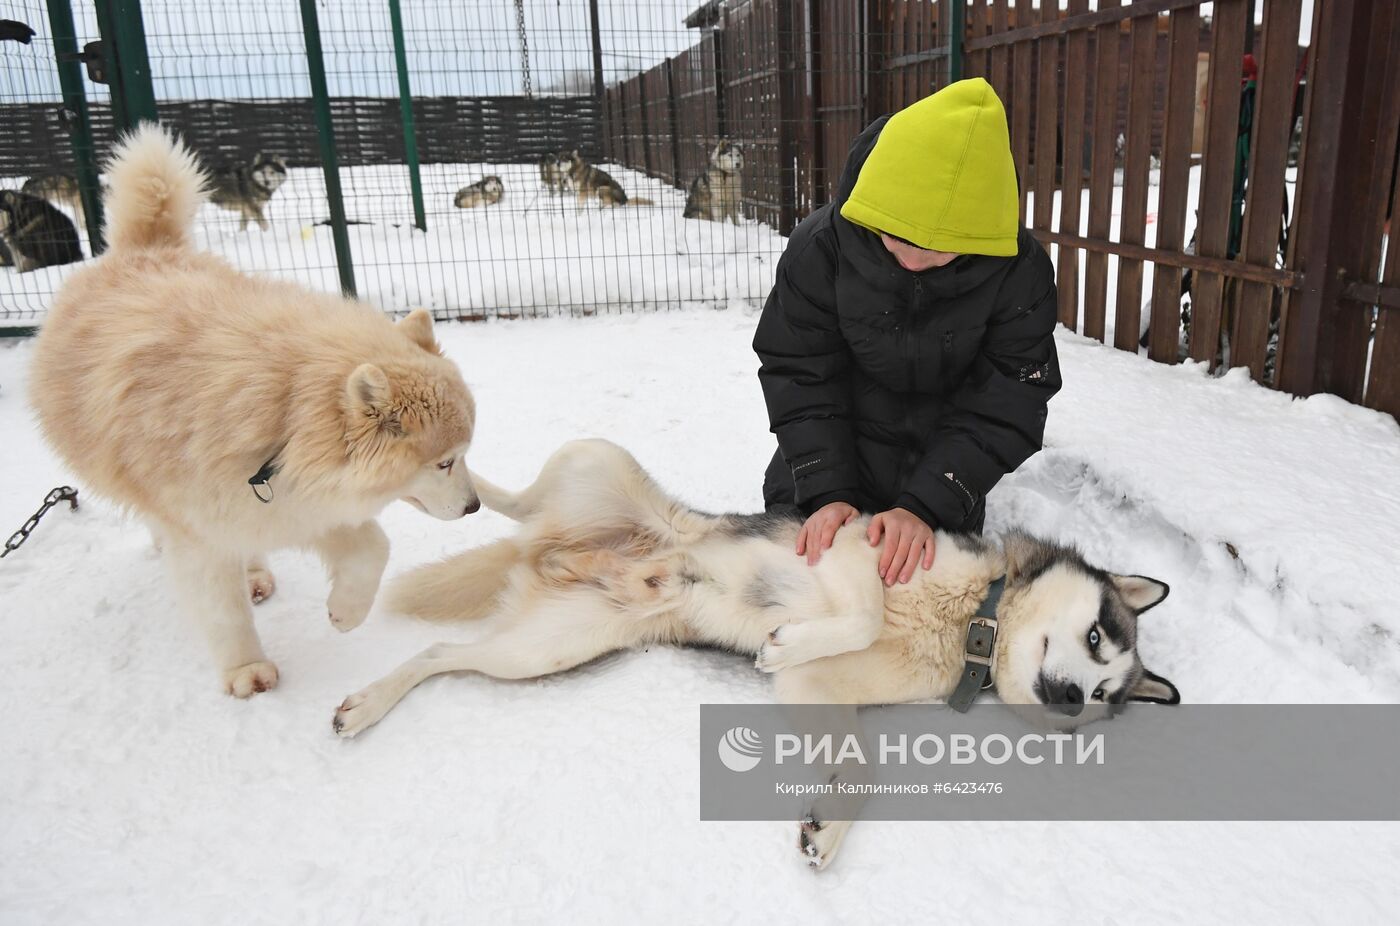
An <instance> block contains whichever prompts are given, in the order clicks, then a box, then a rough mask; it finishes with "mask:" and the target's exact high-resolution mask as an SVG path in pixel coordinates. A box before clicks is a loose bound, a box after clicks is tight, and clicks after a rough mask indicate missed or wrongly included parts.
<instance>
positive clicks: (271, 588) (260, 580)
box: [248, 566, 277, 604]
mask: <svg viewBox="0 0 1400 926" xmlns="http://www.w3.org/2000/svg"><path fill="white" fill-rule="evenodd" d="M275 591H277V580H276V579H274V578H273V577H272V573H271V572H269V571H268V570H267V567H265V566H249V567H248V597H249V598H250V599H252V602H253V604H262V603H263V602H264V601H266V600H267V599H269V598H271V597H272V593H273V592H275Z"/></svg>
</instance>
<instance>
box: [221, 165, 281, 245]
mask: <svg viewBox="0 0 1400 926" xmlns="http://www.w3.org/2000/svg"><path fill="white" fill-rule="evenodd" d="M286 182H287V162H286V161H284V160H282V159H281V158H280V157H277V156H275V155H266V154H263V153H262V152H259V153H258V154H256V155H254V156H253V159H252V160H251V161H248V162H247V163H246V164H223V165H220V166H219V167H218V168H216V169H215V170H214V171H212V172H211V173H210V175H209V201H210V202H211V203H213V204H214V205H216V206H218V207H220V208H222V209H227V210H228V211H230V212H237V213H238V214H239V216H240V218H241V221H239V223H238V230H239V231H243V230H244V229H246V228H247V227H248V220H249V219H252V220H253V221H254V222H257V223H258V228H260V229H262V230H263V231H267V228H268V225H267V217H266V216H265V215H264V214H263V211H264V210H265V209H266V208H267V204H268V203H270V202H271V201H272V194H274V193H276V192H277V190H278V189H279V188H280V187H281V186H282V184H284V183H286Z"/></svg>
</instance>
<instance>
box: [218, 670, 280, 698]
mask: <svg viewBox="0 0 1400 926" xmlns="http://www.w3.org/2000/svg"><path fill="white" fill-rule="evenodd" d="M276 687H277V667H276V666H275V665H273V664H272V663H270V662H250V663H248V664H247V665H246V666H239V667H238V668H236V669H228V670H226V671H225V672H224V691H226V692H228V693H229V694H231V695H233V696H234V697H235V698H249V697H252V696H253V695H255V694H257V693H258V692H260V691H271V690H272V689H274V688H276Z"/></svg>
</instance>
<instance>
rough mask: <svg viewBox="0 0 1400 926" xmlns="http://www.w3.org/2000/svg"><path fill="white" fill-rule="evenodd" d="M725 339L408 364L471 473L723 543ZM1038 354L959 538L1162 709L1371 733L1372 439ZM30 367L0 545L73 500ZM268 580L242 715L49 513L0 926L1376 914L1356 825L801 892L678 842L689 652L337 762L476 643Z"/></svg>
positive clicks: (453, 545) (861, 860) (179, 635)
mask: <svg viewBox="0 0 1400 926" xmlns="http://www.w3.org/2000/svg"><path fill="white" fill-rule="evenodd" d="M755 323H756V317H755V315H754V314H753V313H751V312H748V311H742V310H730V311H725V312H713V311H690V312H672V313H661V314H638V315H626V316H613V317H609V318H594V319H567V318H559V319H542V320H533V321H520V322H492V323H487V324H480V325H461V326H447V327H444V328H442V329H440V335H441V337H442V340H443V343H444V346H445V348H446V351H447V354H448V356H449V357H451V358H452V359H453V360H455V361H457V362H458V363H460V365H461V366H462V368H463V370H464V372H465V374H466V377H467V380H468V382H469V383H470V384H471V386H472V388H473V390H474V391H475V394H476V397H477V400H478V403H479V411H480V415H479V420H478V427H477V432H476V440H475V443H474V445H473V448H472V450H471V452H470V453H469V454H468V461H469V462H470V464H471V465H472V466H473V467H474V468H476V469H477V470H479V471H480V472H481V473H483V474H484V475H487V476H489V477H490V478H492V479H494V480H496V481H499V482H501V483H503V484H505V485H509V486H519V485H523V484H524V483H525V482H526V481H527V480H529V479H531V478H532V477H533V475H534V473H535V472H536V469H537V468H538V466H539V465H540V464H541V462H542V461H543V460H544V458H545V457H546V455H547V454H548V453H549V452H550V451H551V450H552V449H553V448H554V447H556V446H557V445H558V444H560V443H562V442H563V441H565V440H568V439H570V438H574V437H580V436H586V435H602V436H606V437H609V438H612V439H614V440H616V441H618V442H620V443H621V444H623V445H624V446H626V447H628V448H629V449H630V450H632V451H633V452H634V453H635V454H636V455H637V457H638V458H639V459H640V460H641V461H642V463H643V464H644V465H646V466H647V467H648V468H649V469H650V470H651V471H652V472H653V473H654V474H655V475H656V477H657V478H658V479H659V480H660V481H661V483H662V484H663V485H664V486H666V487H667V488H669V489H671V490H674V491H676V492H677V493H678V494H679V495H680V496H681V497H683V498H685V499H686V500H687V501H689V502H691V503H693V504H695V505H698V506H700V507H702V508H706V509H710V510H740V511H744V510H754V509H756V508H757V507H759V505H760V504H761V500H760V483H761V477H762V469H763V467H764V465H765V463H766V462H767V459H768V455H769V453H770V452H771V449H772V444H771V441H772V438H771V437H770V436H769V434H768V433H767V419H766V416H765V412H764V408H763V402H762V398H761V395H760V392H759V388H758V384H757V382H756V380H755V377H754V370H755V360H754V358H753V355H752V353H751V351H750V349H749V341H750V338H751V336H752V332H753V327H754V325H755ZM1059 347H1060V355H1061V360H1062V363H1063V366H1064V379H1065V384H1066V385H1065V389H1064V391H1063V392H1062V393H1061V394H1060V395H1059V396H1058V397H1057V398H1056V399H1055V400H1054V401H1053V402H1052V403H1051V406H1050V418H1049V426H1048V434H1047V445H1048V446H1047V448H1046V450H1045V451H1044V452H1042V453H1040V454H1038V455H1037V456H1035V457H1034V458H1032V460H1031V461H1030V462H1029V463H1028V464H1027V465H1026V466H1024V467H1023V468H1022V469H1021V471H1019V472H1017V473H1016V474H1014V475H1012V476H1010V477H1008V478H1007V479H1006V480H1004V481H1003V483H1002V484H1001V486H1000V487H998V488H997V489H996V490H995V491H994V492H993V494H992V495H991V496H990V499H989V503H990V507H989V523H988V529H989V531H993V532H995V531H999V530H1002V529H1005V528H1007V527H1009V526H1012V525H1017V526H1022V527H1025V528H1028V529H1030V530H1032V531H1035V532H1038V533H1041V534H1043V535H1046V536H1050V537H1056V538H1059V539H1061V540H1065V541H1072V542H1075V543H1077V544H1079V545H1080V546H1081V547H1082V548H1083V549H1084V551H1085V552H1086V554H1087V555H1088V556H1089V557H1090V559H1091V560H1092V561H1094V562H1096V563H1098V564H1101V565H1102V566H1104V567H1107V568H1113V569H1118V570H1122V571H1128V572H1141V573H1146V574H1149V575H1152V576H1156V577H1159V578H1161V579H1163V580H1165V581H1167V582H1168V583H1170V585H1171V587H1172V594H1171V597H1170V598H1168V599H1167V601H1166V602H1165V603H1164V604H1163V605H1161V606H1160V607H1158V608H1157V609H1155V610H1154V611H1153V612H1151V613H1150V614H1148V615H1147V616H1145V617H1144V619H1143V631H1142V636H1143V640H1142V649H1143V656H1144V659H1145V660H1146V661H1147V662H1148V664H1150V665H1152V666H1153V667H1154V668H1156V669H1158V670H1159V671H1161V672H1162V673H1164V674H1166V675H1168V676H1169V677H1171V678H1172V679H1173V680H1174V681H1175V682H1176V683H1177V684H1178V685H1179V686H1180V688H1181V691H1182V694H1183V697H1184V698H1185V699H1186V700H1187V701H1189V702H1193V703H1200V702H1206V703H1214V702H1231V703H1233V702H1243V703H1252V702H1269V703H1297V702H1368V701H1395V700H1396V699H1400V643H1397V641H1398V640H1400V618H1398V617H1397V613H1396V610H1395V607H1394V602H1395V601H1396V599H1397V597H1400V574H1397V572H1396V570H1395V568H1394V562H1393V551H1394V550H1395V548H1396V547H1397V546H1398V545H1400V527H1397V525H1400V499H1398V498H1396V496H1395V495H1394V493H1393V492H1391V491H1389V490H1388V489H1385V488H1383V487H1384V486H1388V485H1392V484H1393V483H1394V482H1395V478H1396V476H1397V474H1400V429H1397V427H1396V424H1395V422H1394V421H1393V420H1392V419H1390V418H1389V417H1387V416H1384V415H1381V414H1378V413H1376V412H1371V411H1367V410H1363V409H1359V408H1356V407H1354V406H1351V405H1348V404H1346V403H1344V402H1341V401H1340V400H1338V399H1335V398H1332V397H1329V396H1318V397H1314V398H1309V399H1303V400H1294V399H1290V398H1289V397H1287V396H1284V395H1281V394H1279V393H1276V392H1272V391H1269V390H1266V389H1264V388H1261V387H1259V386H1257V385H1254V384H1253V383H1251V382H1250V381H1249V380H1248V379H1247V378H1246V377H1244V376H1242V375H1240V374H1239V373H1238V372H1236V373H1234V374H1231V375H1229V376H1227V377H1225V378H1223V379H1216V378H1211V377H1207V376H1205V375H1204V373H1203V371H1202V369H1201V368H1200V366H1199V365H1191V364H1188V365H1185V366H1182V367H1167V366H1161V365H1156V364H1152V363H1149V362H1147V361H1146V360H1143V359H1141V358H1138V357H1133V356H1130V355H1128V354H1125V353H1122V352H1119V351H1114V350H1111V349H1108V348H1105V347H1103V346H1101V345H1097V344H1094V343H1092V342H1089V341H1086V340H1084V339H1082V338H1080V337H1078V336H1075V335H1071V334H1068V333H1062V334H1061V335H1060V337H1059ZM31 352H32V345H31V344H30V343H29V342H18V343H13V342H12V343H10V344H8V345H5V346H3V347H0V431H3V433H4V434H5V435H6V450H5V452H4V453H3V454H0V479H3V480H4V483H5V485H6V491H5V493H4V495H3V496H0V524H4V525H6V526H7V527H9V526H15V525H18V524H19V523H20V522H21V521H23V519H24V518H25V517H27V516H28V515H29V514H30V513H31V511H32V510H33V508H34V506H35V505H36V504H37V502H38V500H39V499H40V498H41V497H42V496H43V494H44V493H45V492H47V491H48V490H49V489H50V488H51V487H52V486H54V485H58V484H61V483H63V482H66V481H68V480H69V479H70V478H71V474H69V473H68V472H66V471H65V470H64V468H63V467H62V466H61V465H59V464H58V463H57V462H56V461H55V460H54V459H53V457H51V456H50V455H49V453H48V451H47V450H46V449H45V448H44V446H43V444H42V443H41V442H40V440H39V437H38V434H37V432H36V431H35V429H34V426H33V424H32V421H31V418H30V413H29V411H28V408H27V405H26V402H25V389H26V378H27V366H28V361H29V358H30V355H31ZM522 370H528V376H522ZM581 383H582V384H587V386H586V388H580V384H581ZM697 396H703V399H697ZM1149 412H1150V413H1149ZM1358 460H1365V461H1366V468H1365V470H1364V471H1360V472H1358V471H1357V470H1356V468H1355V467H1356V462H1357V461H1358ZM1351 474H1356V475H1354V476H1353V475H1351ZM383 523H384V525H385V528H386V530H387V532H388V534H389V536H390V538H391V540H392V542H393V555H392V560H391V562H390V566H389V574H390V575H393V574H395V573H397V572H400V571H402V570H404V569H406V568H409V567H411V566H413V565H416V564H418V563H421V562H424V561H426V560H429V559H432V558H434V557H438V556H441V555H442V554H445V553H449V552H452V551H456V550H460V549H463V548H466V547H468V546H473V545H476V544H481V543H485V542H488V541H489V540H492V539H494V538H497V537H500V536H503V535H505V534H506V533H507V532H508V531H509V530H510V529H511V525H510V523H509V522H507V521H506V520H505V519H504V518H502V517H500V516H498V515H496V514H493V513H489V512H485V511H483V512H481V513H480V514H477V515H473V516H471V517H469V518H466V519H464V520H461V521H455V522H451V523H443V522H439V521H433V520H430V519H428V518H426V517H424V516H423V515H421V514H420V513H418V512H416V511H414V510H413V509H411V508H410V507H409V506H408V505H395V506H393V507H391V508H390V509H389V510H388V511H387V512H386V513H385V516H384V518H383ZM272 568H273V570H274V572H275V573H276V575H277V578H278V583H279V588H278V592H277V594H276V595H275V596H274V597H273V598H272V599H270V600H269V601H267V602H266V603H264V604H263V605H261V606H259V608H258V622H259V627H260V631H261V633H262V636H263V639H264V642H265V645H266V646H267V648H268V651H269V653H270V655H271V656H272V657H273V658H274V659H276V660H277V661H278V662H279V664H280V666H281V669H282V681H281V685H280V686H279V688H278V689H277V690H276V691H274V692H271V693H268V694H263V695H259V696H257V697H255V698H253V699H252V700H250V701H246V702H240V701H235V700H234V699H232V698H229V697H227V696H225V695H224V694H223V693H222V692H221V691H220V690H219V688H218V685H217V684H216V683H215V682H214V680H213V675H212V673H211V672H210V669H209V666H208V665H207V664H206V662H205V656H204V647H203V642H202V639H201V637H200V635H199V632H198V629H197V628H196V627H195V626H193V625H192V624H190V623H188V622H185V621H183V620H182V619H181V615H180V614H179V613H178V612H177V611H176V610H175V607H174V603H173V601H172V599H171V597H170V593H169V592H168V590H167V586H166V584H165V582H164V581H163V577H162V574H161V567H160V563H159V560H158V559H157V557H156V554H155V552H154V550H153V549H152V547H151V544H150V539H149V536H148V535H147V533H146V531H145V530H144V529H143V528H141V527H140V526H139V525H138V524H136V523H133V522H132V521H130V520H128V519H126V518H124V517H123V516H121V515H120V514H119V513H117V512H116V511H114V510H113V509H112V508H111V507H110V506H109V505H107V504H105V503H103V502H101V501H100V500H97V499H88V498H86V497H85V498H84V502H83V505H82V507H81V508H80V509H79V510H78V511H77V512H76V513H71V514H70V513H69V512H68V511H66V510H56V511H54V512H53V513H51V514H50V515H49V516H48V518H47V519H46V520H45V521H44V522H43V523H42V524H41V525H40V527H39V529H38V531H36V532H35V534H34V536H33V539H32V540H31V541H30V542H29V543H28V544H27V545H26V546H25V547H24V548H23V549H21V550H20V551H18V553H16V554H14V555H12V556H10V557H9V558H7V559H5V560H4V561H3V563H0V601H3V602H4V606H3V607H2V608H0V636H2V637H3V639H4V641H5V643H4V649H5V672H4V673H3V676H0V713H3V716H4V717H5V718H6V722H5V724H4V725H3V727H0V755H3V756H4V760H3V761H0V922H4V923H5V924H7V926H10V924H26V926H27V924H45V926H47V924H53V923H86V922H102V923H105V924H121V923H142V924H146V923H151V922H155V921H165V922H192V923H215V922H229V921H232V920H233V919H234V918H235V916H236V917H237V921H239V922H249V921H256V922H299V923H337V924H342V923H367V924H371V923H372V924H382V923H391V922H392V923H400V922H422V923H433V922H443V921H448V920H451V921H467V922H473V923H504V922H520V921H539V920H542V919H545V918H550V919H555V920H558V921H561V922H569V923H603V922H617V914H618V911H626V913H625V916H626V918H629V919H631V920H633V921H637V922H661V921H671V922H683V921H704V922H713V921H727V920H733V921H737V922H750V921H768V920H778V919H800V920H804V921H811V922H816V923H826V922H904V921H918V922H926V921H928V919H929V917H930V916H933V917H934V918H936V919H939V920H942V919H945V918H946V919H949V920H959V921H970V920H973V919H981V920H985V921H986V922H991V923H1019V922H1026V921H1029V920H1032V919H1033V920H1035V921H1037V922H1052V923H1054V922H1075V923H1084V922H1091V923H1113V922H1125V921H1135V922H1182V923H1184V922H1191V923H1206V922H1221V923H1224V922H1338V921H1345V922H1353V923H1358V924H1362V923H1384V922H1389V921H1390V917H1391V914H1392V912H1393V909H1394V907H1395V905H1396V903H1397V902H1400V888H1397V881H1396V879H1395V878H1394V876H1393V874H1394V868H1395V862H1396V859H1397V858H1400V830H1397V828H1396V827H1395V825H1394V824H1389V823H1387V824H1382V823H1375V824H1357V823H1325V824H1305V823H1276V824H1269V823H1248V824H1242V823H1189V824H1188V823H1178V824H1145V823H982V824H978V823H951V824H934V823H864V824H861V825H860V826H857V827H856V828H855V829H854V830H853V832H852V835H851V837H850V839H849V840H848V841H847V843H846V846H845V848H844V849H843V850H842V854H841V857H840V858H839V859H837V861H836V863H835V864H834V866H833V868H832V869H831V870H829V871H826V872H822V873H820V874H813V873H812V872H810V871H809V870H808V869H807V868H806V866H805V865H804V864H803V862H802V860H801V859H800V858H799V856H798V852H797V849H796V831H795V827H794V826H793V825H790V824H781V823H745V824H716V823H704V824H702V823H700V822H699V821H698V819H697V817H698V812H697V807H698V780H697V768H698V765H697V759H696V756H697V750H698V749H699V743H698V742H697V733H698V705H699V704H701V703H724V702H744V701H761V700H767V699H768V698H769V697H770V694H769V692H768V683H767V679H766V678H765V677H764V676H763V675H761V674H760V673H758V672H756V671H755V670H754V669H753V668H752V666H751V665H750V664H749V663H748V661H747V660H744V659H740V658H736V657H733V656H729V655H724V654H720V653H716V652H703V651H694V650H677V649H670V648H654V649H652V650H651V651H649V652H638V653H630V654H625V655H618V656H614V657H610V658H607V659H604V660H602V661H601V662H599V663H596V664H593V665H589V666H587V667H584V668H582V669H579V670H577V671H574V672H571V673H568V674H566V675H561V676H557V677H552V678H546V679H541V680H539V681H528V682H518V683H506V682H499V681H494V680H491V679H486V678H480V677H472V676H453V677H444V678H438V679H433V680H431V681H429V682H427V683H425V684H424V685H422V686H421V687H420V688H419V689H418V690H416V691H414V692H412V693H411V694H410V695H409V696H408V698H407V699H406V700H405V701H404V703H403V704H402V705H401V706H400V707H399V708H398V709H397V710H395V711H394V713H393V714H391V715H390V716H389V717H388V718H386V720H385V721H384V722H383V723H382V724H381V725H379V726H378V727H376V728H375V729H374V730H373V731H371V732H369V733H368V734H366V735H364V736H362V737H360V738H358V739H356V740H353V741H348V742H345V741H340V740H338V739H337V738H336V737H335V736H334V735H333V734H332V732H331V728H330V719H331V714H332V711H333V710H334V708H335V706H336V705H337V704H338V703H339V702H340V700H341V699H342V698H343V697H344V696H345V695H347V694H349V693H350V692H352V691H355V690H357V689H359V688H360V687H361V686H363V685H364V684H366V683H367V682H369V681H371V680H373V679H374V678H377V677H378V676H380V675H381V674H383V673H384V672H386V671H387V670H389V669H390V668H392V667H393V666H395V665H397V664H398V663H399V662H400V661H401V660H402V659H404V658H406V657H408V656H409V655H411V654H412V653H415V652H417V651H418V650H419V649H421V648H422V647H423V646H425V645H427V644H428V643H430V642H433V641H435V640H438V639H466V638H469V637H470V636H471V634H472V633H473V632H474V631H473V629H472V628H471V627H461V626H458V627H452V626H448V627H442V626H429V625H424V624H418V623H416V622H412V621H408V620H405V619H403V618H398V617H396V616H394V615H391V614H388V613H383V612H382V610H377V611H376V612H375V613H373V614H372V615H371V616H370V618H369V620H368V621H366V623H365V624H364V626H362V627H360V628H359V629H358V630H356V631H354V632H353V633H350V634H347V635H341V634H339V633H337V632H336V631H335V630H334V629H333V628H332V627H331V626H330V625H329V624H328V623H327V622H326V620H325V611H324V607H323V601H324V598H325V595H326V582H325V579H324V576H323V575H322V571H321V569H320V567H319V565H318V564H317V563H316V562H315V561H314V560H313V559H312V558H311V557H309V556H307V555H303V554H298V553H283V554H280V555H276V556H274V557H273V558H272ZM970 857H972V858H977V859H979V860H982V867H983V868H984V869H985V868H986V867H987V866H990V867H991V869H992V870H994V871H995V873H996V874H995V881H996V887H995V889H989V886H988V882H987V880H986V878H985V877H981V876H979V877H972V876H969V874H968V867H967V860H968V858H970ZM1085 879H1088V880H1089V881H1090V882H1091V883H1092V889H1085V887H1084V883H1085ZM233 911H239V912H238V913H237V914H235V913H234V912H233ZM1071 911H1073V912H1072V914H1071Z"/></svg>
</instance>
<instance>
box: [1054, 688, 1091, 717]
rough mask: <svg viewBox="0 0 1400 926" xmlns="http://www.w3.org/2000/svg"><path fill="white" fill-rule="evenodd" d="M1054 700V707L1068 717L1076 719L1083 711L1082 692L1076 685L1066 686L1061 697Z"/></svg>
mask: <svg viewBox="0 0 1400 926" xmlns="http://www.w3.org/2000/svg"><path fill="white" fill-rule="evenodd" d="M1055 700H1056V702H1057V703H1056V705H1055V707H1056V708H1058V709H1059V711H1060V713H1062V714H1064V715H1066V716H1068V717H1078V716H1079V715H1080V714H1081V713H1082V712H1083V710H1084V690H1083V689H1082V688H1080V687H1079V686H1078V685H1073V684H1071V685H1066V686H1065V690H1064V692H1063V694H1062V695H1061V697H1059V698H1056V699H1055Z"/></svg>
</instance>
